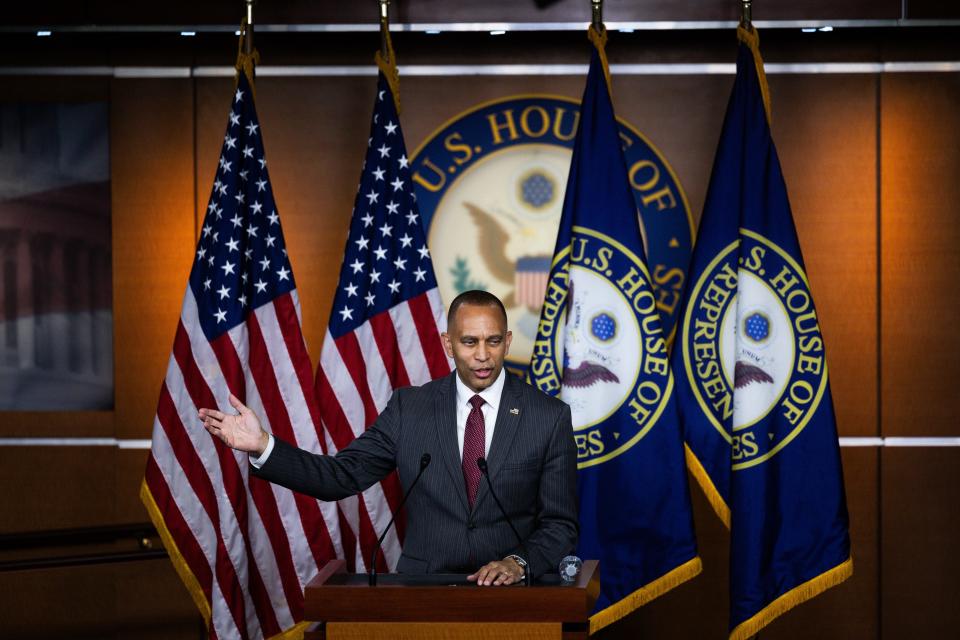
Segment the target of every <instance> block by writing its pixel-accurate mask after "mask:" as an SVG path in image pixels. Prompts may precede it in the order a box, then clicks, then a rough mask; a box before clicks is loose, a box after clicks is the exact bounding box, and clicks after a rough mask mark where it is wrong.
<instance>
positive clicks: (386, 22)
mask: <svg viewBox="0 0 960 640" xmlns="http://www.w3.org/2000/svg"><path fill="white" fill-rule="evenodd" d="M378 1H379V4H380V55H382V56H383V57H384V58H386V59H387V60H390V59H391V58H392V57H393V56H392V55H391V54H392V53H393V46H392V44H391V42H390V0H378Z"/></svg>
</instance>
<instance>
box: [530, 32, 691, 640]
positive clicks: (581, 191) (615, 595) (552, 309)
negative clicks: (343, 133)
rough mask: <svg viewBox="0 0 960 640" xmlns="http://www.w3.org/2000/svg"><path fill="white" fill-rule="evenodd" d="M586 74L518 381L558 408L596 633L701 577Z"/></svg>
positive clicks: (656, 335)
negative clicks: (591, 567)
mask: <svg viewBox="0 0 960 640" xmlns="http://www.w3.org/2000/svg"><path fill="white" fill-rule="evenodd" d="M591 40H593V41H594V43H595V45H596V50H594V51H593V55H592V59H591V62H590V71H589V74H588V75H587V86H586V89H585V91H584V94H583V102H582V105H581V110H580V124H579V128H578V130H577V135H576V141H575V143H574V149H573V159H572V163H571V166H570V176H569V180H568V182H567V192H566V197H565V199H564V203H563V213H562V215H561V221H560V230H559V235H558V237H557V243H556V249H555V252H554V258H553V264H552V266H551V269H550V277H549V281H548V284H547V293H546V299H545V301H544V304H543V309H542V311H541V314H540V325H539V330H538V333H537V339H536V342H535V344H534V348H533V357H532V359H531V364H530V379H531V381H532V382H533V384H535V385H536V386H538V387H539V388H540V389H541V390H543V391H545V392H547V393H550V394H552V395H558V394H559V396H560V398H562V399H563V400H564V401H565V402H567V404H569V405H570V408H571V411H572V414H573V428H574V438H575V439H576V443H577V449H578V468H579V487H578V488H579V493H580V542H579V548H578V554H579V555H580V556H581V557H583V558H591V559H592V558H596V559H599V560H600V576H601V578H600V597H599V599H598V601H597V605H596V609H595V612H594V614H593V615H592V616H591V619H590V629H591V631H596V630H597V629H600V628H602V627H604V626H606V625H608V624H610V623H612V622H614V621H616V620H618V619H620V618H622V617H623V616H625V615H627V614H628V613H630V612H631V611H632V610H634V609H635V608H636V607H638V606H640V605H643V604H644V603H646V602H648V601H649V600H652V599H653V598H655V597H657V596H659V595H660V594H662V593H664V592H666V591H667V590H669V589H671V588H672V587H674V586H676V585H678V584H680V583H681V582H683V581H685V580H687V579H689V578H691V577H693V576H694V575H696V574H697V573H699V571H700V558H699V557H698V556H697V548H696V541H695V539H694V533H693V519H692V516H691V512H690V495H689V491H688V487H687V474H686V469H685V467H684V459H683V443H682V440H681V435H680V427H679V424H678V417H677V408H676V403H675V400H674V395H673V385H674V381H673V376H672V374H671V371H670V366H669V359H668V356H667V346H666V342H665V341H664V337H663V334H662V330H661V323H660V317H659V315H658V314H657V309H656V296H655V294H654V292H653V289H652V287H651V284H650V275H649V273H648V271H647V266H646V262H645V258H644V252H643V242H642V240H641V234H640V227H639V220H638V216H637V207H636V204H635V202H634V200H633V195H632V193H631V191H630V184H629V181H628V177H627V169H626V164H625V163H624V159H623V153H622V151H621V149H620V139H619V135H618V129H617V123H616V120H615V118H614V112H613V105H612V103H611V99H610V93H609V90H608V84H607V81H606V80H605V77H606V61H605V58H604V57H603V55H604V54H603V40H605V36H598V35H597V33H596V32H595V31H593V29H592V28H591Z"/></svg>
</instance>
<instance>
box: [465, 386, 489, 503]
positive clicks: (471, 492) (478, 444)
mask: <svg viewBox="0 0 960 640" xmlns="http://www.w3.org/2000/svg"><path fill="white" fill-rule="evenodd" d="M470 404H471V405H472V406H473V408H472V409H470V415H468V416H467V427H466V429H464V432H463V461H462V462H461V467H462V468H463V481H464V483H465V484H466V486H467V501H468V502H469V503H470V510H471V511H473V501H474V500H475V499H476V497H477V489H478V488H479V487H480V467H478V466H477V458H482V457H484V453H485V451H484V441H485V440H486V434H485V433H484V426H483V411H481V410H480V407H482V406H483V398H481V397H480V396H473V397H472V398H470Z"/></svg>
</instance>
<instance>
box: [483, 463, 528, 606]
mask: <svg viewBox="0 0 960 640" xmlns="http://www.w3.org/2000/svg"><path fill="white" fill-rule="evenodd" d="M477 468H478V469H480V473H482V474H483V477H484V478H486V479H487V488H489V489H490V495H492V496H493V500H494V502H496V503H497V506H498V507H499V508H500V513H502V514H503V517H504V518H505V519H506V521H507V524H508V525H510V530H511V531H513V535H515V536H516V537H517V544H518V545H520V548H521V549H523V550H524V552H526V549H527V546H526V545H525V544H524V543H523V538H521V537H520V534H519V533H517V528H516V527H515V526H513V521H512V520H511V519H510V516H509V515H507V510H506V509H504V508H503V504H501V503H500V498H498V497H497V493H496V491H494V490H493V483H492V482H491V481H490V474H489V473H488V470H487V459H486V458H484V457H483V456H480V457H479V458H477ZM523 584H525V585H526V586H528V587H529V586H530V567H529V566H528V567H527V568H526V569H524V572H523Z"/></svg>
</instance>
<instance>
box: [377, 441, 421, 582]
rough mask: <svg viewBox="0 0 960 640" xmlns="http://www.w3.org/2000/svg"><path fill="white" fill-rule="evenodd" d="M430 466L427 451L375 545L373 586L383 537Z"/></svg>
mask: <svg viewBox="0 0 960 640" xmlns="http://www.w3.org/2000/svg"><path fill="white" fill-rule="evenodd" d="M429 466H430V454H429V453H425V454H423V455H422V456H420V471H418V472H417V477H416V478H414V479H413V482H411V483H410V488H409V489H407V491H406V493H404V494H403V499H402V500H401V501H400V505H399V506H398V507H397V510H396V511H395V512H394V513H393V515H391V516H390V522H388V523H387V528H386V529H384V530H383V533H382V534H381V535H380V538H379V539H378V540H377V546H376V547H374V549H373V553H371V554H370V572H369V574H368V576H367V578H368V582H369V584H370V586H371V587H375V586H377V552H379V551H380V546H381V545H382V544H383V539H384V538H386V537H387V532H388V531H390V527H392V526H393V521H394V520H396V519H397V514H398V513H400V510H401V509H403V505H405V504H406V503H407V498H409V497H410V494H411V493H413V488H414V487H415V486H417V482H419V481H420V476H422V475H423V472H424V471H426V469H427V467H429Z"/></svg>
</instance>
